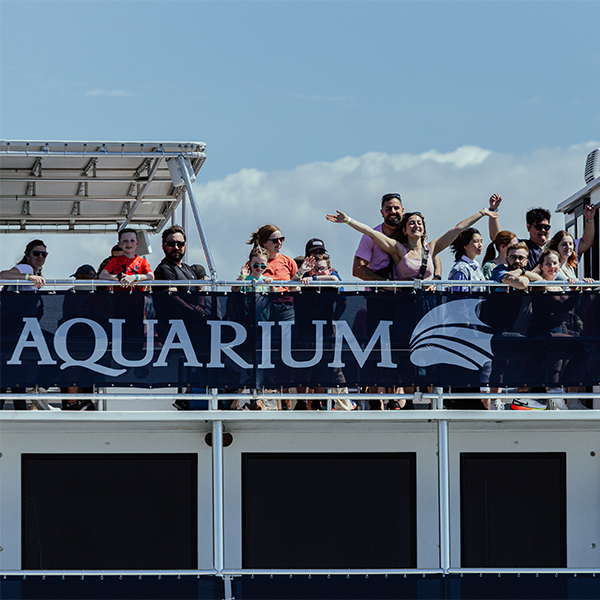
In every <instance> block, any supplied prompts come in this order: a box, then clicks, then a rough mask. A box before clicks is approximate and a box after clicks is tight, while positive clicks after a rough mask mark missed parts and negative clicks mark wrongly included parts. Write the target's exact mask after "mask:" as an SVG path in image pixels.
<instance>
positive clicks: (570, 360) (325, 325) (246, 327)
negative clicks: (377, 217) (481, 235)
mask: <svg viewBox="0 0 600 600" xmlns="http://www.w3.org/2000/svg"><path fill="white" fill-rule="evenodd" d="M597 302H598V295H597V293H594V292H583V293H581V292H568V293H565V294H556V293H544V292H542V291H539V292H538V291H532V292H531V293H529V294H525V293H522V292H511V293H506V292H492V293H483V294H479V293H473V294H462V293H450V292H448V293H446V292H444V293H431V292H426V291H419V292H417V293H413V292H412V291H409V290H398V292H397V293H393V292H383V291H380V292H379V293H375V292H361V293H356V292H354V293H351V292H346V293H345V292H338V291H337V290H336V289H323V290H321V291H317V290H316V289H314V288H310V289H303V290H302V291H299V292H295V293H287V294H283V295H282V294H268V295H263V294H256V295H255V294H254V293H241V292H238V293H223V292H211V293H203V292H191V293H188V292H187V291H186V292H178V293H172V294H169V293H167V292H164V291H160V292H158V291H156V292H154V293H152V294H151V293H145V292H133V293H131V294H130V293H127V292H122V291H120V290H118V291H115V292H114V293H111V292H108V291H97V292H95V293H90V292H85V291H79V292H76V293H72V292H70V291H68V292H59V293H56V294H53V293H32V292H22V293H20V294H17V293H15V292H2V293H1V294H0V327H1V330H0V335H1V340H2V344H1V356H0V358H1V363H0V386H1V388H2V389H3V390H4V389H6V388H24V387H28V386H34V385H41V386H63V387H66V386H79V387H90V386H91V385H92V384H96V385H99V386H113V385H114V386H125V385H126V386H129V385H133V386H139V387H158V386H167V385H170V386H175V387H186V386H191V387H192V389H193V390H197V391H198V392H200V391H201V390H202V388H205V387H218V388H227V389H230V390H235V389H239V388H243V387H262V386H265V387H280V386H283V387H286V388H289V387H303V386H310V387H318V386H326V387H331V386H342V387H346V386H348V387H355V386H375V385H380V386H392V385H403V386H426V385H433V386H443V387H448V386H453V387H465V388H475V389H478V388H479V387H482V386H493V387H505V386H509V387H514V386H544V387H557V386H561V385H565V386H582V385H600V383H599V382H600V353H599V347H600V313H599V312H598V304H597Z"/></svg>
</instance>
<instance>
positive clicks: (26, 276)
mask: <svg viewBox="0 0 600 600" xmlns="http://www.w3.org/2000/svg"><path fill="white" fill-rule="evenodd" d="M47 256H48V249H47V248H46V244H44V242H42V240H31V242H29V244H27V246H26V247H25V252H24V254H23V258H22V259H21V260H20V261H19V262H18V263H17V264H16V265H15V266H14V267H13V268H12V269H6V270H5V271H0V279H8V280H21V279H23V280H25V281H31V283H32V285H20V286H19V291H33V290H35V289H36V288H38V289H39V288H41V287H42V286H43V285H44V284H45V283H46V282H45V280H44V278H43V277H42V267H43V266H44V263H45V262H46V257H47Z"/></svg>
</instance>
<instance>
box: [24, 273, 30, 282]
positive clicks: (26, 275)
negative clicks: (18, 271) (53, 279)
mask: <svg viewBox="0 0 600 600" xmlns="http://www.w3.org/2000/svg"><path fill="white" fill-rule="evenodd" d="M25 281H29V273H25Z"/></svg>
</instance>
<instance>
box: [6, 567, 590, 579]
mask: <svg viewBox="0 0 600 600" xmlns="http://www.w3.org/2000/svg"><path fill="white" fill-rule="evenodd" d="M440 574H444V571H443V570H442V569H223V571H222V572H221V575H222V576H225V577H227V576H229V577H241V576H245V575H257V576H267V575H288V576H289V575H292V576H293V575H300V576H303V575H311V576H312V575H315V576H327V575H335V576H340V575H348V576H353V575H354V576H358V575H440ZM447 574H448V575H496V574H499V575H505V574H506V575H538V574H539V575H575V574H577V575H594V574H600V568H577V567H574V568H562V567H561V568H554V569H552V568H547V567H544V568H539V569H534V568H523V569H519V568H509V569H507V568H497V569H496V568H481V569H477V568H469V569H461V568H457V569H448V571H447ZM211 575H218V573H217V571H216V570H214V569H205V570H198V571H193V570H181V571H176V570H165V571H157V570H151V571H145V570H137V571H114V570H111V571H101V570H77V571H73V570H69V571H48V570H39V571H32V570H22V571H17V570H0V576H2V577H5V578H6V577H119V576H123V577H140V576H142V577H173V576H182V577H189V576H211Z"/></svg>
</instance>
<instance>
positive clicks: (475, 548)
mask: <svg viewBox="0 0 600 600" xmlns="http://www.w3.org/2000/svg"><path fill="white" fill-rule="evenodd" d="M460 485H461V557H462V566H463V567H474V568H476V567H498V568H501V567H506V568H510V567H522V568H527V567H530V568H536V567H537V568H543V567H566V566H567V512H566V511H567V506H566V455H565V454H564V453H558V452H557V453H481V454H479V453H478V454H475V453H473V454H471V453H463V454H461V455H460Z"/></svg>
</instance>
